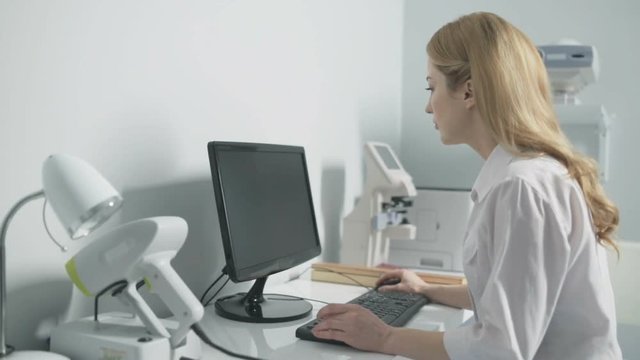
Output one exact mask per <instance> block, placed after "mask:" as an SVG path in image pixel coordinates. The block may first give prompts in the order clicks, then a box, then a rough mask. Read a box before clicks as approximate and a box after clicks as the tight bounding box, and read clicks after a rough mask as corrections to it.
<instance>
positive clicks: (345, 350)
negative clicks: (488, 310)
mask: <svg viewBox="0 0 640 360" xmlns="http://www.w3.org/2000/svg"><path fill="white" fill-rule="evenodd" d="M365 291H366V289H364V288H362V287H359V286H351V285H341V284H332V283H324V282H317V281H311V280H309V278H308V277H306V278H301V279H296V280H293V281H290V282H287V283H285V284H280V285H276V286H273V287H268V289H266V290H265V293H279V294H286V295H295V296H300V297H305V298H309V299H316V300H322V301H326V302H334V303H345V302H347V301H349V300H351V299H353V298H355V297H356V296H358V295H360V294H362V293H364V292H365ZM311 303H312V305H313V313H312V316H313V317H315V315H316V313H317V312H318V310H320V309H321V308H322V307H323V306H324V304H322V303H319V302H311ZM471 316H472V312H470V311H468V310H459V309H454V308H450V307H447V306H443V305H437V304H429V305H426V306H424V307H423V308H422V309H421V310H420V312H418V314H416V316H414V318H413V319H411V321H409V322H408V323H407V325H405V326H406V327H410V328H415V329H423V330H440V331H443V330H445V329H447V328H451V327H456V326H458V325H460V324H461V323H462V322H464V321H465V320H466V319H468V318H470V317H471ZM309 320H311V317H308V318H305V319H301V320H296V321H290V322H285V323H278V324H253V323H244V322H238V321H233V320H228V319H225V318H222V317H220V316H218V314H216V313H215V309H214V305H210V306H208V307H207V308H206V311H205V316H204V319H203V320H202V321H201V324H202V327H203V328H204V330H205V331H206V332H207V334H208V335H209V337H210V338H211V340H212V341H213V342H214V343H216V344H218V345H220V346H222V347H225V348H227V349H229V350H231V351H234V352H237V353H240V354H243V355H250V356H256V357H260V358H263V359H305V360H314V359H325V360H326V359H342V360H347V359H353V360H356V359H374V360H375V359H403V357H394V356H390V355H384V354H377V353H369V352H363V351H360V350H356V349H353V348H350V347H348V346H340V345H332V344H325V343H317V342H313V341H305V340H300V339H298V338H296V337H295V330H296V328H297V327H298V326H300V325H302V324H304V323H306V322H308V321H309ZM203 359H233V358H232V357H230V356H227V355H225V354H223V353H221V352H219V351H218V350H215V349H213V348H211V347H209V346H207V345H206V344H204V343H203Z"/></svg>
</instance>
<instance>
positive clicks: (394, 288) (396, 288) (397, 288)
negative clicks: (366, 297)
mask: <svg viewBox="0 0 640 360" xmlns="http://www.w3.org/2000/svg"><path fill="white" fill-rule="evenodd" d="M378 291H380V292H386V291H403V285H402V284H400V283H399V284H396V285H384V286H381V287H379V288H378Z"/></svg>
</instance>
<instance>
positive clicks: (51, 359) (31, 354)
mask: <svg viewBox="0 0 640 360" xmlns="http://www.w3.org/2000/svg"><path fill="white" fill-rule="evenodd" d="M0 359H2V360H5V359H6V360H69V358H68V357H66V356H62V355H58V354H55V353H52V352H46V351H14V352H12V353H11V354H10V355H9V356H7V357H3V358H0Z"/></svg>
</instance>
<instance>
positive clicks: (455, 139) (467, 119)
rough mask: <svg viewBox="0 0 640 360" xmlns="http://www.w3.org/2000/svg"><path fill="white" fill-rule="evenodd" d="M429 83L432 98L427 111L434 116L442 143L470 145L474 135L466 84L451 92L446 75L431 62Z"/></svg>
mask: <svg viewBox="0 0 640 360" xmlns="http://www.w3.org/2000/svg"><path fill="white" fill-rule="evenodd" d="M427 83H428V87H427V90H428V91H429V92H430V96H429V100H428V102H427V108H426V109H425V110H426V112H427V113H428V114H432V115H433V124H434V126H435V128H436V129H437V130H439V131H440V140H441V141H442V143H443V144H446V145H452V144H462V143H467V144H468V143H469V140H470V135H472V134H471V112H470V111H469V109H468V101H466V100H467V99H468V96H469V94H467V91H466V90H467V89H466V86H465V84H463V85H461V86H459V88H458V89H456V90H455V91H451V90H450V89H449V88H448V87H447V81H446V78H445V76H444V74H443V73H442V72H440V71H439V70H438V69H437V68H436V67H435V66H433V64H431V61H429V62H428V63H427Z"/></svg>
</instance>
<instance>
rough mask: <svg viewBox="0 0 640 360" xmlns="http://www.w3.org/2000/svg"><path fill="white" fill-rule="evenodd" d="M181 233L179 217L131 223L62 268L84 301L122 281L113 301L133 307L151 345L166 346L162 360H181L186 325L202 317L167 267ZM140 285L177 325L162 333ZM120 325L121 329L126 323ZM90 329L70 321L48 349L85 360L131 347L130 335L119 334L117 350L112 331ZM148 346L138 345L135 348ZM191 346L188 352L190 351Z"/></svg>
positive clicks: (184, 231)
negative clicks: (154, 296)
mask: <svg viewBox="0 0 640 360" xmlns="http://www.w3.org/2000/svg"><path fill="white" fill-rule="evenodd" d="M187 229H188V226H187V223H186V222H185V221H184V220H183V219H182V218H179V217H168V216H167V217H154V218H147V219H142V220H137V221H133V222H130V223H127V224H124V225H122V226H120V227H118V228H116V229H114V230H112V231H110V232H108V233H106V234H104V235H102V236H101V237H99V238H97V239H94V241H93V242H92V243H91V244H89V245H88V246H86V247H85V248H83V249H82V250H81V251H80V252H78V254H76V255H75V256H74V257H73V258H72V259H71V260H69V261H68V262H67V265H66V268H67V272H68V274H69V276H70V277H71V279H72V281H73V282H74V284H75V285H76V286H77V287H78V289H80V290H81V291H82V292H83V293H84V294H85V295H87V296H95V295H96V294H98V293H99V292H100V291H102V290H104V289H105V288H107V287H108V286H110V285H112V284H114V283H116V282H118V281H122V280H124V281H125V282H126V286H125V287H124V289H122V291H121V292H120V293H119V295H118V298H119V299H120V300H121V301H123V302H124V303H125V304H128V305H131V306H132V307H133V309H134V313H135V314H136V315H137V316H139V318H140V321H141V322H142V324H143V325H144V327H143V330H145V332H148V334H150V335H151V337H150V339H151V340H160V342H163V341H164V342H167V343H168V345H167V346H165V348H168V349H171V351H170V352H168V353H166V355H165V356H164V357H163V358H165V359H178V358H179V356H183V354H181V353H182V351H181V349H182V348H184V347H185V346H186V345H185V339H187V335H188V334H189V333H190V331H191V330H190V329H191V326H192V325H193V324H194V323H196V322H197V321H199V320H200V319H201V318H202V316H203V315H204V308H203V307H202V305H201V304H200V302H199V301H198V299H197V298H196V297H195V295H193V293H192V292H191V290H190V289H189V288H188V287H187V285H186V284H185V283H184V281H182V279H181V278H180V276H179V275H178V274H177V273H176V272H175V270H174V269H173V268H172V267H171V263H170V261H171V260H172V259H173V258H174V257H175V255H176V253H177V252H178V250H179V249H180V248H181V247H182V245H183V244H184V241H185V239H186V236H187ZM141 280H144V281H145V283H146V285H147V286H148V287H149V289H150V291H151V292H154V293H156V294H157V295H158V296H159V297H160V299H161V300H162V301H163V302H164V303H165V304H166V305H167V307H168V308H169V310H170V311H171V313H172V314H173V319H174V320H175V321H176V322H177V326H175V327H173V328H172V329H167V327H166V326H165V325H164V324H163V322H162V321H160V319H158V317H157V316H156V315H155V313H154V312H153V311H152V310H151V308H150V307H149V305H148V304H147V303H146V302H145V301H144V299H143V298H142V297H141V296H140V294H139V293H138V291H137V288H136V284H137V283H138V282H139V281H141ZM81 322H82V320H81ZM123 325H124V326H125V327H124V328H126V326H127V324H123ZM129 326H133V325H131V324H129ZM90 328H91V329H92V331H90V332H88V333H87V326H86V324H85V325H84V326H81V325H79V324H78V323H75V322H71V323H67V324H63V325H61V326H60V327H59V328H56V329H54V330H53V332H52V335H51V348H52V350H53V351H55V352H58V353H61V354H73V356H74V357H75V358H83V359H85V358H86V359H90V358H97V356H98V355H100V354H101V353H102V350H103V349H104V347H105V346H111V349H112V350H113V351H114V352H116V353H118V352H122V351H125V349H127V348H128V346H129V345H130V344H127V343H128V342H133V343H135V341H133V340H132V339H131V336H128V335H127V333H126V332H123V334H122V337H120V339H121V340H122V343H121V344H120V345H122V346H121V347H120V348H118V346H117V343H114V342H113V334H112V331H113V326H106V325H105V324H101V323H100V322H94V326H93V327H90ZM73 329H78V330H80V329H82V331H74V330H73ZM130 330H131V331H133V333H136V331H137V332H139V331H140V330H135V327H133V328H130ZM129 335H131V334H129ZM116 338H117V337H116ZM196 340H197V339H196ZM152 343H153V342H152V341H144V342H141V343H140V344H139V345H140V346H143V345H144V344H147V345H149V344H152ZM80 344H82V346H81V345H80ZM191 345H192V344H189V348H192V346H191ZM198 347H199V346H198ZM79 348H82V349H84V351H86V352H83V355H82V356H80V355H79V354H78V353H77V350H78V349H79ZM101 349H102V350H101ZM125 358H126V359H128V357H123V359H125ZM161 358H162V357H161ZM154 359H155V358H154Z"/></svg>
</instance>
